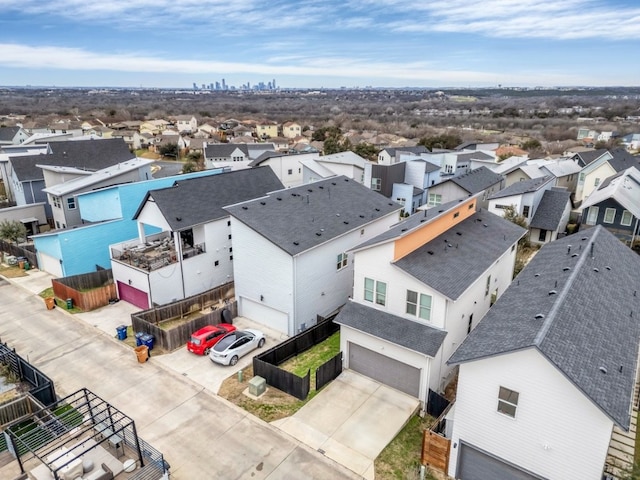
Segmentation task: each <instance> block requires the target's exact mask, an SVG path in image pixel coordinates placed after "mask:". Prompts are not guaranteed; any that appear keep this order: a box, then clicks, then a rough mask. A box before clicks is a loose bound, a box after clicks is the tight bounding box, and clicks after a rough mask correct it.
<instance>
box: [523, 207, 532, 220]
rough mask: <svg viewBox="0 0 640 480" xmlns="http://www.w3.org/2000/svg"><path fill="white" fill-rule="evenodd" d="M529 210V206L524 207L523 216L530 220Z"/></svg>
mask: <svg viewBox="0 0 640 480" xmlns="http://www.w3.org/2000/svg"><path fill="white" fill-rule="evenodd" d="M529 208H530V207H529V205H525V206H524V207H522V215H523V216H524V217H526V218H529Z"/></svg>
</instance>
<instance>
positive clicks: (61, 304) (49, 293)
mask: <svg viewBox="0 0 640 480" xmlns="http://www.w3.org/2000/svg"><path fill="white" fill-rule="evenodd" d="M38 296H40V297H42V298H50V297H54V299H55V301H56V307H58V308H61V309H63V310H66V311H67V312H69V313H82V312H83V310H81V309H79V308H78V307H76V305H75V303H74V304H73V308H71V309H67V301H66V299H65V300H63V299H61V298H58V297H56V296H55V294H54V293H53V287H49V288H45V289H44V290H42V291H41V292H40V293H38Z"/></svg>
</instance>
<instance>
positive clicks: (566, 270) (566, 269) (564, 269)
mask: <svg viewBox="0 0 640 480" xmlns="http://www.w3.org/2000/svg"><path fill="white" fill-rule="evenodd" d="M569 270H571V268H570V267H563V269H562V271H563V272H568V271H569Z"/></svg>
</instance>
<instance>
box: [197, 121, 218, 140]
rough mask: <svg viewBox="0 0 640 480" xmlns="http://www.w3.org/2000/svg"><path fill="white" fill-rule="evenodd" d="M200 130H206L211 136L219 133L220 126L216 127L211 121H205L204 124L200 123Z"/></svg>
mask: <svg viewBox="0 0 640 480" xmlns="http://www.w3.org/2000/svg"><path fill="white" fill-rule="evenodd" d="M198 131H199V132H204V133H206V134H207V136H209V137H210V136H213V135H215V134H216V133H218V127H214V126H213V125H211V124H210V123H203V124H202V125H198Z"/></svg>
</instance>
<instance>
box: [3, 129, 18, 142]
mask: <svg viewBox="0 0 640 480" xmlns="http://www.w3.org/2000/svg"><path fill="white" fill-rule="evenodd" d="M19 131H20V127H0V142H11V141H13V137H15V136H16V134H17V133H18V132H19Z"/></svg>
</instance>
